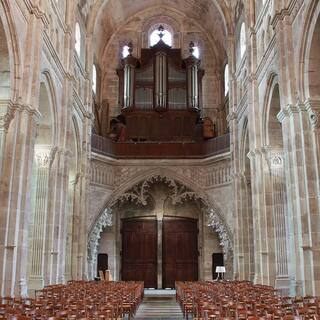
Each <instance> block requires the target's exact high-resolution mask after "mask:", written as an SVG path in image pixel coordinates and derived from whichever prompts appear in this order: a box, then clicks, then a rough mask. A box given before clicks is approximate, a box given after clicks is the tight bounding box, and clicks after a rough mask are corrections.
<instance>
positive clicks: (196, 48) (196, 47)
mask: <svg viewBox="0 0 320 320" xmlns="http://www.w3.org/2000/svg"><path fill="white" fill-rule="evenodd" d="M192 54H193V55H194V56H195V57H196V58H197V59H199V57H200V50H199V47H198V46H195V47H193V52H192Z"/></svg>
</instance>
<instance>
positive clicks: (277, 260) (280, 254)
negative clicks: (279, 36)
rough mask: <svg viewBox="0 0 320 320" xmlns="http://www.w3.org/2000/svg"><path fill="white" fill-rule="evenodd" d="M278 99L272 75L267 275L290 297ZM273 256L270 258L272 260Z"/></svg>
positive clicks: (266, 116) (266, 129)
mask: <svg viewBox="0 0 320 320" xmlns="http://www.w3.org/2000/svg"><path fill="white" fill-rule="evenodd" d="M280 111H281V96H280V87H279V82H278V76H277V75H276V74H275V73H272V74H271V75H270V77H269V80H268V82H267V91H266V96H265V106H264V111H263V117H262V119H263V121H264V122H263V126H262V128H263V144H264V149H265V153H266V160H267V163H268V169H269V170H268V171H269V176H268V178H269V179H268V182H269V183H268V185H267V186H266V208H267V211H268V212H269V213H270V214H272V216H271V217H272V218H271V217H270V218H269V219H268V230H269V240H270V245H269V255H270V257H269V263H270V265H269V276H270V281H271V284H272V285H275V286H276V287H277V288H279V289H280V290H282V291H283V293H285V294H289V286H290V281H289V268H288V263H289V255H288V250H289V248H288V243H289V238H288V209H287V188H286V176H285V157H286V154H285V150H284V144H283V133H282V125H281V122H280V121H279V120H278V114H279V112H280ZM271 256H272V257H271Z"/></svg>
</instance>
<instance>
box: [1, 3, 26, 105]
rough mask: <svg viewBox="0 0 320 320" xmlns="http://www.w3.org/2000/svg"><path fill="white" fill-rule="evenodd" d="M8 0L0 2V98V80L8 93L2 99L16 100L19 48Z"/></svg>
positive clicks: (18, 77)
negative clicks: (4, 84)
mask: <svg viewBox="0 0 320 320" xmlns="http://www.w3.org/2000/svg"><path fill="white" fill-rule="evenodd" d="M10 11H11V10H10V7H9V4H8V1H1V2H0V57H1V59H0V61H1V63H0V74H1V78H0V99H3V97H2V94H1V91H2V90H1V86H2V84H1V82H3V81H4V82H5V83H6V86H7V88H8V94H7V95H6V97H4V99H11V100H16V99H17V98H18V97H17V91H18V87H19V79H20V78H21V77H20V76H19V74H20V60H21V59H20V50H19V44H18V38H17V34H16V28H15V25H14V22H13V21H14V20H13V18H12V15H11V12H10ZM2 50H3V52H2Z"/></svg>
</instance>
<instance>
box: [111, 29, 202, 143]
mask: <svg viewBox="0 0 320 320" xmlns="http://www.w3.org/2000/svg"><path fill="white" fill-rule="evenodd" d="M159 36H160V41H159V42H158V43H157V44H156V45H155V46H153V47H151V48H148V49H141V57H140V59H138V58H135V57H134V56H133V55H132V44H129V45H128V46H129V55H128V56H127V57H126V58H124V59H122V60H121V65H120V67H119V68H118V69H117V74H118V77H119V104H120V106H121V108H122V117H121V118H122V119H125V121H124V122H125V125H126V137H125V140H126V141H163V140H164V141H168V140H169V141H170V140H172V141H185V140H187V141H193V140H197V139H199V138H200V137H201V132H202V127H201V123H200V121H199V119H200V109H201V103H202V101H201V91H202V88H201V83H202V77H203V75H204V71H203V70H202V69H201V68H200V60H199V59H197V58H196V57H194V56H193V47H194V45H193V43H192V42H191V43H190V48H189V52H190V55H189V57H188V58H186V59H182V55H181V49H173V48H171V47H170V46H168V45H166V44H165V43H164V42H163V41H162V39H161V34H160V35H159Z"/></svg>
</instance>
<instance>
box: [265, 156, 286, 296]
mask: <svg viewBox="0 0 320 320" xmlns="http://www.w3.org/2000/svg"><path fill="white" fill-rule="evenodd" d="M270 174H271V181H272V211H273V223H274V242H275V253H276V266H275V269H276V288H279V289H280V290H282V293H283V294H285V295H289V294H290V291H289V287H290V280H289V272H288V248H287V242H288V241H289V238H288V236H287V233H288V227H287V192H286V183H285V172H284V160H283V154H282V153H281V152H277V153H275V154H272V155H271V156H270Z"/></svg>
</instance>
